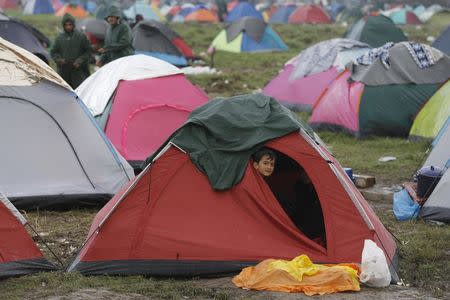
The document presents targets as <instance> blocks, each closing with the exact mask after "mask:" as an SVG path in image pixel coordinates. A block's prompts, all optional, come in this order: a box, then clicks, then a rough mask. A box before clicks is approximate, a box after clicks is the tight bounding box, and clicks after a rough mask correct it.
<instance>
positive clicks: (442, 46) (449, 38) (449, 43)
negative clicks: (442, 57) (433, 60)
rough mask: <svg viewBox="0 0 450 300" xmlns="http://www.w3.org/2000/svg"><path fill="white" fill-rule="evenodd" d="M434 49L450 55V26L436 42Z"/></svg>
mask: <svg viewBox="0 0 450 300" xmlns="http://www.w3.org/2000/svg"><path fill="white" fill-rule="evenodd" d="M432 46H433V47H434V48H436V49H439V50H441V51H442V52H444V53H445V54H447V55H450V26H448V27H447V29H445V30H444V31H442V33H441V34H440V35H439V36H438V37H437V39H436V40H435V41H434V43H433V45H432Z"/></svg>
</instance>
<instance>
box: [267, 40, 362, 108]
mask: <svg viewBox="0 0 450 300" xmlns="http://www.w3.org/2000/svg"><path fill="white" fill-rule="evenodd" d="M369 49H370V47H369V45H367V44H365V43H361V42H358V41H354V40H348V39H331V40H326V41H323V42H320V43H317V44H315V45H313V46H311V47H309V48H307V49H305V50H303V51H302V52H300V54H299V55H297V56H296V57H294V58H292V59H290V60H289V61H288V62H287V63H286V64H285V66H284V68H283V70H282V71H281V72H280V73H279V74H278V75H277V76H275V78H273V79H272V80H271V81H270V82H269V83H268V84H267V85H266V86H265V87H264V89H263V93H264V94H266V95H269V96H272V97H275V98H276V99H277V100H278V101H280V102H281V103H282V104H283V105H285V106H287V107H289V108H291V109H293V110H297V111H311V110H312V107H313V105H314V103H315V102H316V100H317V99H318V98H319V96H320V95H321V94H322V93H323V92H324V90H325V89H326V88H327V87H328V85H329V84H330V83H331V82H332V81H333V80H334V79H335V78H336V77H337V76H338V75H339V74H340V73H341V72H342V71H343V70H344V69H345V65H346V64H347V63H349V62H350V61H352V60H353V59H356V58H357V57H359V56H361V55H362V54H364V53H366V52H367V51H369Z"/></svg>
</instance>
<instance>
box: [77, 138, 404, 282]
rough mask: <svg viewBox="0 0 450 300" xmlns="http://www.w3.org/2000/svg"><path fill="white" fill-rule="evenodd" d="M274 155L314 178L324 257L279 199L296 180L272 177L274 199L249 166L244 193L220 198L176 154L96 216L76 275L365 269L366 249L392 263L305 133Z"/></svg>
mask: <svg viewBox="0 0 450 300" xmlns="http://www.w3.org/2000/svg"><path fill="white" fill-rule="evenodd" d="M169 145H170V144H169ZM266 146H268V147H271V148H273V149H275V150H276V151H278V152H280V153H282V154H283V155H285V156H287V157H289V158H290V159H292V160H294V161H295V162H296V163H297V164H298V165H300V166H301V167H303V168H304V170H305V171H306V172H307V174H308V176H309V177H310V179H311V181H312V183H313V184H314V187H315V189H316V192H317V195H318V198H319V200H320V204H321V207H322V211H323V217H324V224H325V230H326V247H325V246H321V245H320V244H318V243H316V242H314V241H313V240H311V239H309V238H308V237H307V236H306V235H305V234H303V233H302V232H301V231H300V230H299V229H298V228H297V227H296V226H295V225H294V223H293V221H292V220H291V219H290V218H289V217H288V215H287V214H286V213H285V211H284V210H283V208H282V206H281V205H280V203H279V202H278V200H277V198H275V196H274V193H275V192H274V193H273V192H272V191H274V189H275V190H276V189H279V188H281V189H282V188H285V187H286V184H288V182H291V180H293V178H294V177H295V176H296V174H295V172H294V173H289V172H287V173H283V172H280V174H281V177H273V178H275V179H274V180H273V182H272V183H271V188H272V190H271V188H269V185H268V183H266V181H265V180H264V179H263V178H262V177H261V175H259V173H257V171H255V170H254V168H253V167H252V166H251V164H250V163H249V165H248V167H247V169H246V172H245V175H244V177H243V179H242V181H241V182H240V183H239V184H237V185H236V186H234V187H233V188H231V189H229V190H227V191H221V192H218V191H215V190H213V189H212V188H211V186H210V184H209V182H208V179H207V177H206V176H205V175H204V174H203V173H201V172H200V171H199V170H198V169H196V167H195V166H194V164H193V163H192V162H191V160H190V158H189V156H188V155H187V154H186V153H184V152H182V151H180V149H178V148H177V147H174V146H169V147H168V148H165V150H164V151H162V152H161V155H160V156H159V157H157V159H156V160H155V161H154V162H153V163H152V164H151V165H150V166H148V167H147V168H146V169H145V170H144V171H143V172H142V173H141V174H140V175H139V176H138V177H137V178H136V179H135V180H134V181H133V182H131V183H130V184H129V185H128V186H126V187H124V189H123V190H122V191H121V192H119V193H118V194H117V195H116V196H115V197H114V198H113V199H112V200H111V201H110V202H109V203H108V204H107V205H106V206H105V207H104V208H103V209H102V210H101V211H100V212H99V213H98V214H97V216H96V217H95V219H94V221H93V223H92V225H91V229H90V232H89V238H88V239H87V242H86V244H85V245H84V246H83V248H82V249H81V251H80V253H79V254H78V256H77V258H76V259H75V261H74V263H73V264H72V266H71V267H70V270H71V271H74V270H78V271H81V272H82V273H85V274H147V275H170V276H173V275H188V276H190V275H207V274H219V273H224V272H237V271H239V270H240V269H241V268H242V267H243V266H247V265H251V264H254V263H256V262H258V261H261V260H263V259H266V258H283V259H290V258H292V257H295V256H297V255H299V254H307V255H308V256H310V257H311V258H312V259H313V260H314V261H315V262H322V263H340V262H356V263H359V262H361V252H362V249H363V245H364V240H365V239H371V240H373V241H375V242H376V243H377V244H378V245H379V246H380V247H381V248H382V249H384V251H385V254H386V256H387V257H388V262H392V259H393V257H394V253H395V249H396V246H395V242H394V240H393V239H392V237H391V236H390V234H389V233H388V232H387V231H386V229H385V228H384V227H383V225H382V223H381V222H380V221H379V219H378V218H377V216H376V215H375V213H374V212H373V210H372V209H371V207H370V206H369V205H368V203H367V202H366V201H365V200H364V198H363V197H362V196H361V194H360V193H359V192H358V190H357V189H356V187H355V186H354V184H353V183H352V182H351V180H350V179H349V177H348V176H347V175H346V173H345V172H344V170H343V169H342V168H341V166H340V165H339V163H338V162H337V161H336V160H335V159H334V158H333V157H332V156H331V155H330V154H329V153H328V152H327V150H326V149H325V147H324V146H322V145H318V144H316V143H315V142H314V141H313V140H312V139H311V138H310V137H309V136H306V135H303V134H298V133H292V134H289V135H287V136H284V137H281V138H278V139H275V140H273V141H270V142H268V143H267V145H266ZM272 176H274V175H272ZM277 178H278V179H279V180H277ZM277 182H278V184H277ZM280 184H281V185H280ZM299 201H300V200H299Z"/></svg>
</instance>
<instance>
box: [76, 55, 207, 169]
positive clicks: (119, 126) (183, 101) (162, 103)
mask: <svg viewBox="0 0 450 300" xmlns="http://www.w3.org/2000/svg"><path fill="white" fill-rule="evenodd" d="M113 64H114V65H113ZM137 66H139V68H140V70H137V71H138V72H140V73H141V74H140V75H141V76H140V77H141V78H136V77H123V76H121V74H120V72H123V73H122V75H123V74H127V73H131V72H132V71H134V70H135V69H136V67H137ZM155 70H157V71H158V72H159V73H156V74H157V76H154V75H155ZM164 70H165V71H166V74H164V73H163V72H164ZM146 71H147V73H145V72H146ZM97 72H105V73H104V74H102V73H99V74H98V75H97V77H95V78H94V79H91V80H93V84H92V85H87V86H85V87H83V90H82V91H80V93H79V94H80V96H82V97H83V95H86V96H85V97H83V99H84V101H85V102H86V103H87V104H88V105H90V104H93V103H94V102H93V101H92V99H90V98H89V95H97V94H96V93H98V92H101V95H99V96H101V97H102V98H101V101H103V100H106V103H105V106H104V108H103V109H102V111H101V114H99V115H97V117H96V119H97V122H98V123H99V125H100V127H101V128H102V129H103V130H104V131H105V134H106V136H107V137H108V138H109V139H110V140H111V142H112V144H113V145H114V146H115V147H116V149H117V150H118V151H119V153H120V154H121V155H122V156H123V157H124V158H125V159H126V160H128V161H130V163H131V164H132V165H133V166H135V167H138V166H140V164H141V163H142V161H144V160H145V159H146V158H147V157H148V156H149V155H151V154H152V153H153V152H154V151H155V150H157V149H158V148H159V146H160V145H161V144H163V143H164V141H165V140H166V139H167V138H168V137H169V136H170V135H171V134H172V132H174V131H175V130H176V129H178V128H179V127H180V126H182V125H183V123H184V122H185V121H186V120H187V118H188V116H189V113H190V112H191V111H192V110H194V109H195V108H196V107H198V106H200V105H202V104H204V103H205V102H207V101H208V98H207V96H206V95H205V94H204V93H203V91H201V90H200V89H199V88H197V87H195V86H194V85H193V84H191V83H190V82H189V81H188V80H187V79H186V77H185V76H184V75H183V74H182V73H181V71H179V70H178V69H177V68H175V67H173V66H171V65H170V64H168V63H166V62H163V61H161V60H159V59H156V58H150V59H148V58H147V56H140V57H137V56H136V55H135V56H127V57H124V58H121V59H118V60H115V61H114V62H112V63H110V64H108V65H106V66H104V67H103V68H101V69H100V70H99V71H97ZM112 72H116V73H117V74H116V75H117V77H113V78H111V76H109V78H107V77H106V76H108V75H109V74H111V73H112ZM95 75H96V73H94V74H93V75H92V76H95ZM96 78H102V80H104V81H109V82H105V83H104V86H103V87H101V89H98V90H94V91H90V90H89V88H93V89H97V88H98V84H96V82H97V81H98V80H99V79H96ZM128 78H131V79H128ZM87 80H90V79H87ZM100 82H101V81H100ZM174 87H176V88H174ZM77 91H78V90H77ZM106 95H110V96H109V98H106V97H107V96H106ZM103 97H105V98H106V99H104V98H103ZM91 108H92V107H91Z"/></svg>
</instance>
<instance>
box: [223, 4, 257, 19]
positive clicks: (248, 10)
mask: <svg viewBox="0 0 450 300" xmlns="http://www.w3.org/2000/svg"><path fill="white" fill-rule="evenodd" d="M245 17H253V18H256V19H259V20H261V21H264V18H263V16H262V14H261V13H260V12H259V11H257V10H256V8H255V7H254V6H253V5H252V4H250V3H248V2H245V1H243V2H238V4H237V5H236V6H234V7H233V9H232V10H230V11H229V12H228V15H227V17H226V18H225V21H226V22H236V21H239V20H240V19H242V18H245Z"/></svg>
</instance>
